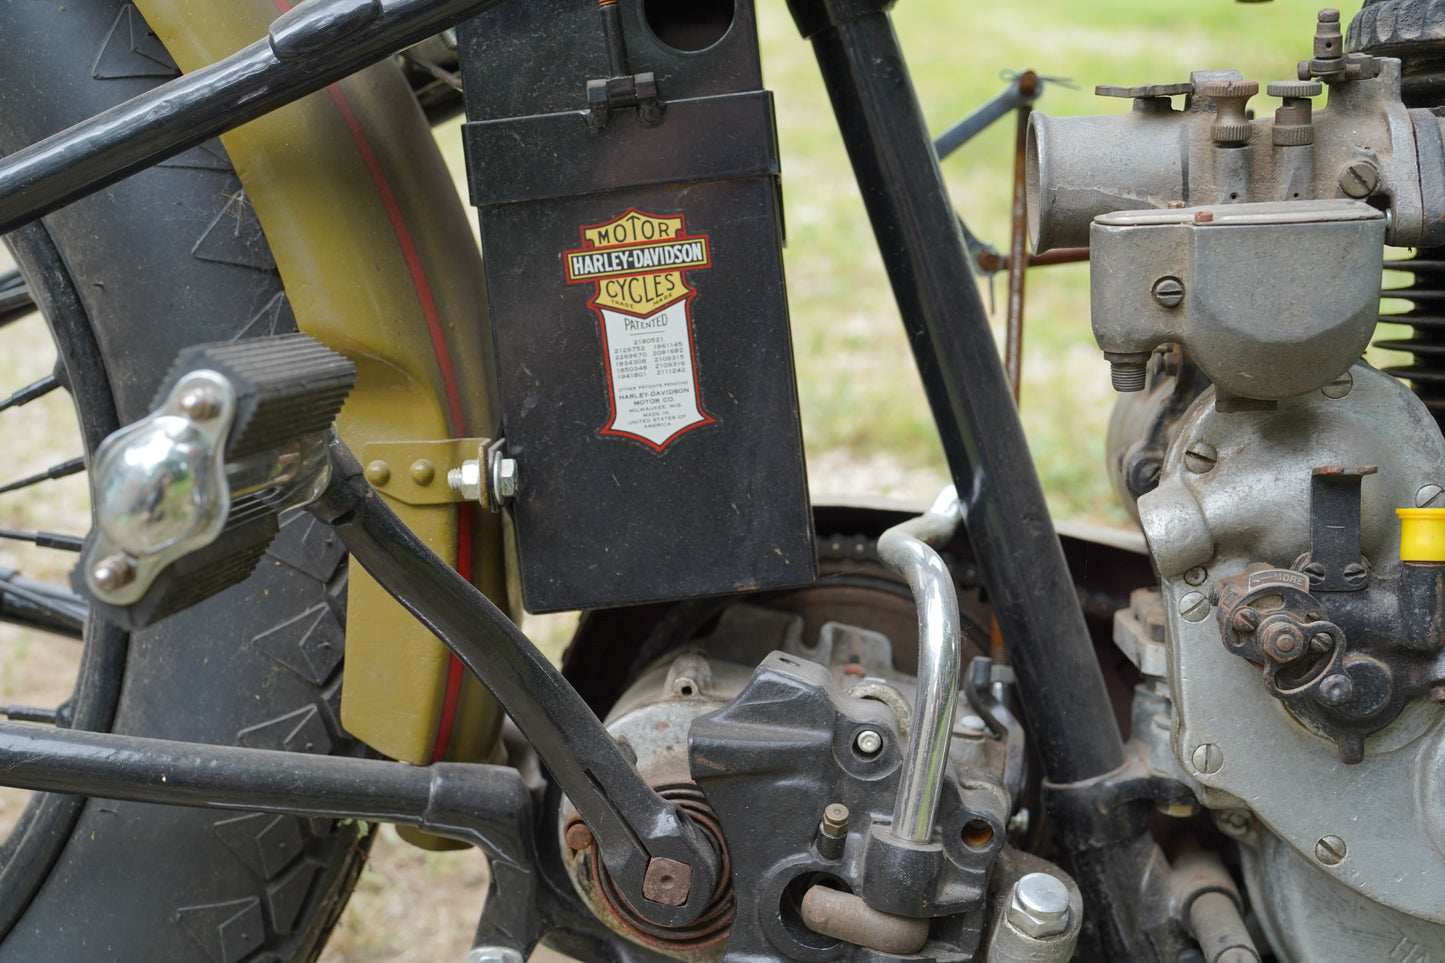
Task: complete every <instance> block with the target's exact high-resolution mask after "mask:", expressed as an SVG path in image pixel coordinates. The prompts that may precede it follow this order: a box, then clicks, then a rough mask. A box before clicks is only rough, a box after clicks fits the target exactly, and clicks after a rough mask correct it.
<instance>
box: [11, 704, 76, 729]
mask: <svg viewBox="0 0 1445 963" xmlns="http://www.w3.org/2000/svg"><path fill="white" fill-rule="evenodd" d="M62 711H63V710H62V709H59V708H57V709H42V708H40V707H39V706H6V707H5V708H3V709H0V715H3V716H5V717H6V718H7V719H13V720H15V721H16V722H38V723H41V724H42V725H47V726H53V725H58V724H59V722H60V715H61V712H62Z"/></svg>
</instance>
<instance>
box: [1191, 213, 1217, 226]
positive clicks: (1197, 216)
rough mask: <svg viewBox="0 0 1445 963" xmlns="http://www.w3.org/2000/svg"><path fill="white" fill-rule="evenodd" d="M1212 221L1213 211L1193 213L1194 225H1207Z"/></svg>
mask: <svg viewBox="0 0 1445 963" xmlns="http://www.w3.org/2000/svg"><path fill="white" fill-rule="evenodd" d="M1212 220H1214V212H1213V211H1195V212H1194V223H1195V224H1208V223H1209V222H1210V221H1212Z"/></svg>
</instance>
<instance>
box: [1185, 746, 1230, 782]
mask: <svg viewBox="0 0 1445 963" xmlns="http://www.w3.org/2000/svg"><path fill="white" fill-rule="evenodd" d="M1189 761H1190V762H1191V763H1192V764H1193V765H1194V771H1195V772H1197V773H1199V774H1200V775H1202V776H1212V775H1214V774H1215V773H1216V772H1218V771H1219V770H1220V768H1221V767H1222V766H1223V765H1224V752H1223V750H1221V749H1220V748H1219V747H1218V746H1216V745H1215V744H1214V743H1212V742H1204V743H1200V744H1199V745H1198V746H1195V747H1194V752H1193V753H1191V754H1190V756H1189Z"/></svg>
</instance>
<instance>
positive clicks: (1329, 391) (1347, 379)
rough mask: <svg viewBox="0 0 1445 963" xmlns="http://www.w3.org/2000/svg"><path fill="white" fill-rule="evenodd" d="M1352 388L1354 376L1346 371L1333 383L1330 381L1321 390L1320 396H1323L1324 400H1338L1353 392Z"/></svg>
mask: <svg viewBox="0 0 1445 963" xmlns="http://www.w3.org/2000/svg"><path fill="white" fill-rule="evenodd" d="M1354 387H1355V376H1354V375H1352V374H1350V373H1349V372H1348V371H1346V372H1345V373H1344V374H1342V375H1340V376H1339V377H1338V378H1336V379H1335V380H1334V381H1331V382H1330V383H1329V384H1327V385H1325V386H1324V387H1323V388H1321V389H1320V394H1322V395H1324V396H1325V397H1326V398H1334V399H1336V400H1338V399H1340V398H1343V397H1344V396H1345V395H1347V394H1349V393H1350V392H1351V391H1352V390H1354Z"/></svg>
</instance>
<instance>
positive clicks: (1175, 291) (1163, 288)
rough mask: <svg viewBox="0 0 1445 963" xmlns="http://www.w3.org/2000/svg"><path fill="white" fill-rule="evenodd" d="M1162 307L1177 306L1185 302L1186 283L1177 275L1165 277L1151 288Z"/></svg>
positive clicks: (1150, 291) (1156, 300) (1151, 292)
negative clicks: (1176, 276)
mask: <svg viewBox="0 0 1445 963" xmlns="http://www.w3.org/2000/svg"><path fill="white" fill-rule="evenodd" d="M1149 293H1150V294H1152V295H1153V296H1154V300H1155V302H1156V303H1158V305H1159V306H1160V307H1161V308H1177V307H1179V305H1181V304H1183V303H1184V283H1183V282H1182V281H1180V280H1179V279H1178V278H1175V277H1163V278H1160V279H1159V280H1157V281H1155V282H1154V287H1152V288H1151V289H1150V290H1149Z"/></svg>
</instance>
